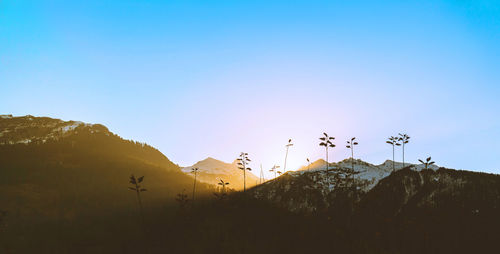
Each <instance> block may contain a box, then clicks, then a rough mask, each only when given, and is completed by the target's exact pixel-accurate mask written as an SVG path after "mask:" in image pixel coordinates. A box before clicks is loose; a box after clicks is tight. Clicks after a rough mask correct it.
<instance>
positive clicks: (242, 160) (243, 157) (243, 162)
mask: <svg viewBox="0 0 500 254" xmlns="http://www.w3.org/2000/svg"><path fill="white" fill-rule="evenodd" d="M237 160H238V168H239V169H241V170H243V192H245V191H246V189H247V184H246V171H247V170H248V171H251V170H252V169H251V168H249V167H247V164H248V163H250V161H251V160H250V159H249V158H248V153H243V152H242V153H240V157H239V158H238V159H237Z"/></svg>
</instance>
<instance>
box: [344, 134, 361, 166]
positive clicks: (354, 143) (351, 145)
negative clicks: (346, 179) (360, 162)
mask: <svg viewBox="0 0 500 254" xmlns="http://www.w3.org/2000/svg"><path fill="white" fill-rule="evenodd" d="M357 145H358V142H357V141H356V138H355V137H354V138H351V140H350V141H347V145H346V146H345V147H347V148H349V149H351V164H352V170H353V171H354V146H357Z"/></svg>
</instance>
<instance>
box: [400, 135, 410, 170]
mask: <svg viewBox="0 0 500 254" xmlns="http://www.w3.org/2000/svg"><path fill="white" fill-rule="evenodd" d="M398 135H399V138H398V141H401V145H403V168H404V167H405V144H408V142H409V141H410V136H408V135H406V133H405V134H401V133H399V134H398Z"/></svg>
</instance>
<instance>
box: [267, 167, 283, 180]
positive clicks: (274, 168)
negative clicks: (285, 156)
mask: <svg viewBox="0 0 500 254" xmlns="http://www.w3.org/2000/svg"><path fill="white" fill-rule="evenodd" d="M278 168H280V166H276V165H274V166H273V167H272V168H271V169H270V170H269V172H274V178H276V177H277V176H276V173H277V172H278Z"/></svg>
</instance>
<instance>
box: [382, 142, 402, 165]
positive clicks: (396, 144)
mask: <svg viewBox="0 0 500 254" xmlns="http://www.w3.org/2000/svg"><path fill="white" fill-rule="evenodd" d="M398 141H399V138H398V137H394V136H390V137H389V138H388V139H387V141H385V143H387V144H390V145H392V172H394V171H396V167H395V166H394V147H395V146H400V145H401V144H400V143H398Z"/></svg>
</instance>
